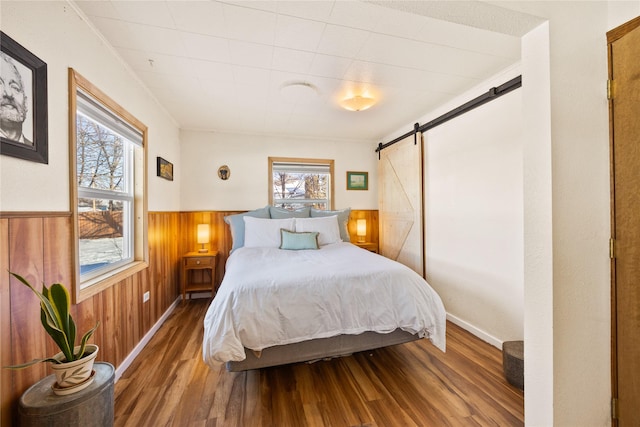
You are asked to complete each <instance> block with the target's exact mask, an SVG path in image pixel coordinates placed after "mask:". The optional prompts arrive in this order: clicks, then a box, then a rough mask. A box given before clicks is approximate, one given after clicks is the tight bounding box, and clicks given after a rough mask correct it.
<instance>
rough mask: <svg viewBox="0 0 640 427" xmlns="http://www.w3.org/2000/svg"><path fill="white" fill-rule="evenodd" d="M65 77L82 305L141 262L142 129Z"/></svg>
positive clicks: (86, 87) (75, 77)
mask: <svg viewBox="0 0 640 427" xmlns="http://www.w3.org/2000/svg"><path fill="white" fill-rule="evenodd" d="M70 73H71V76H72V79H71V80H72V83H75V84H72V85H73V86H74V89H73V93H72V96H73V102H72V103H71V105H75V109H74V111H73V112H72V114H73V116H74V117H72V120H71V121H70V123H71V126H72V130H71V132H72V144H71V149H72V156H71V158H72V162H73V163H74V167H73V168H72V169H73V170H72V177H71V179H72V191H73V193H74V197H73V203H74V206H73V207H72V209H73V212H74V218H75V224H74V230H75V240H76V243H77V245H76V261H77V280H76V281H77V286H76V292H75V296H76V299H80V300H81V299H83V297H82V294H83V293H85V294H86V293H90V294H93V293H95V292H97V291H99V290H101V289H104V287H106V286H109V285H110V284H112V282H113V280H109V279H113V278H114V277H117V278H118V279H120V278H122V275H123V274H124V275H127V270H129V269H130V268H131V267H133V266H136V265H137V264H140V263H139V261H144V260H145V259H146V257H145V256H144V253H145V249H144V248H145V246H146V245H144V236H145V235H146V233H145V230H144V228H145V224H146V221H145V220H144V217H146V213H145V212H144V206H145V203H144V200H145V196H144V187H145V185H144V183H145V175H144V169H145V167H144V166H145V154H144V141H145V137H146V127H144V125H141V124H140V123H139V122H138V121H137V120H135V119H134V118H132V117H131V116H130V115H129V114H128V113H127V112H126V111H124V110H123V109H122V108H121V107H119V106H118V105H117V104H115V103H114V102H113V101H111V100H110V99H109V98H108V97H106V95H104V94H103V93H101V92H100V91H98V90H97V89H95V88H94V87H93V86H92V85H90V84H88V82H86V80H84V79H83V78H82V77H81V76H79V75H78V74H76V73H75V72H73V70H70ZM128 273H129V274H131V273H132V271H128ZM96 285H97V286H96ZM94 287H96V288H95V289H94ZM87 296H88V295H87Z"/></svg>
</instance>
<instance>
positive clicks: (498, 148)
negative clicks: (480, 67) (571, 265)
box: [420, 73, 524, 347]
mask: <svg viewBox="0 0 640 427" xmlns="http://www.w3.org/2000/svg"><path fill="white" fill-rule="evenodd" d="M513 74H514V73H509V74H507V75H504V74H503V75H501V76H500V77H499V78H498V79H497V80H495V79H492V80H490V81H487V82H485V83H484V84H483V85H482V86H483V87H482V91H483V92H486V91H487V90H488V89H489V88H491V87H494V86H498V85H500V84H502V83H504V82H506V81H508V80H510V79H511V78H512V77H514V75H513ZM515 75H518V74H515ZM475 96H477V95H476V94H475V91H472V92H470V93H469V94H468V96H467V98H466V100H470V99H472V98H473V97H475ZM458 105H459V104H458ZM458 105H451V108H455V107H456V106H458ZM521 105H522V91H521V90H515V91H513V92H510V93H508V94H507V95H504V96H502V97H500V98H498V99H496V100H494V101H491V102H489V103H488V104H485V105H483V106H482V107H479V108H476V109H474V110H472V111H470V112H468V113H466V114H464V115H462V116H460V117H458V118H455V119H453V120H451V121H449V122H446V123H444V124H442V125H440V126H438V127H436V128H434V129H432V130H430V131H428V132H426V134H425V150H424V153H425V181H424V188H425V218H426V227H425V248H426V257H425V258H426V272H427V281H428V282H429V283H430V284H431V285H432V286H433V287H434V288H435V289H436V291H437V292H438V293H439V294H440V296H441V298H442V300H443V302H444V304H445V307H446V309H447V314H448V316H449V319H451V320H452V321H454V322H455V323H457V324H460V325H461V326H463V327H465V328H467V329H469V330H472V331H473V332H474V333H475V334H476V335H478V336H480V337H481V338H483V339H485V340H486V341H488V342H490V343H491V344H493V345H495V346H497V347H501V345H502V342H504V341H510V340H521V339H523V337H524V314H523V313H524V295H523V293H524V276H523V225H522V222H523V200H522V197H523V196H522V191H523V189H522V177H523V174H522V109H521ZM433 118H434V117H430V118H424V119H423V120H420V122H421V123H422V122H425V121H428V120H429V119H433Z"/></svg>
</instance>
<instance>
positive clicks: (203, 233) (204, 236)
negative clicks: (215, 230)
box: [198, 224, 209, 244]
mask: <svg viewBox="0 0 640 427" xmlns="http://www.w3.org/2000/svg"><path fill="white" fill-rule="evenodd" d="M198 243H200V244H205V243H209V224H198Z"/></svg>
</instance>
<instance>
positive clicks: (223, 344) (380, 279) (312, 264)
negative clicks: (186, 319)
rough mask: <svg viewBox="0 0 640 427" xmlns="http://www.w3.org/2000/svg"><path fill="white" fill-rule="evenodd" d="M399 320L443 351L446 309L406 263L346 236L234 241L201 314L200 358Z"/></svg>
mask: <svg viewBox="0 0 640 427" xmlns="http://www.w3.org/2000/svg"><path fill="white" fill-rule="evenodd" d="M397 328H401V329H403V330H404V331H408V332H411V333H414V334H418V335H419V336H420V337H421V338H425V337H426V338H429V339H430V340H431V342H432V343H433V344H434V345H436V346H437V347H438V348H440V349H441V350H443V351H444V348H445V310H444V306H443V304H442V301H441V300H440V297H439V296H438V294H436V292H435V291H434V290H433V289H432V288H431V287H430V286H429V285H428V284H427V282H426V281H425V280H424V279H423V278H422V277H420V276H419V275H418V274H416V273H415V272H414V271H413V270H411V269H409V268H408V267H406V266H404V265H402V264H400V263H397V262H395V261H392V260H390V259H388V258H384V257H382V256H380V255H376V254H374V253H371V252H369V251H366V250H364V249H361V248H358V247H357V246H355V245H352V244H350V243H334V244H331V245H327V246H324V247H322V248H321V249H319V250H303V251H287V250H281V249H274V248H240V249H237V250H235V251H234V252H233V254H232V255H231V256H230V257H229V258H228V260H227V264H226V273H225V276H224V279H223V281H222V284H221V285H220V288H219V290H218V293H217V294H216V296H215V298H214V299H213V301H212V303H211V305H210V306H209V309H208V311H207V314H206V316H205V320H204V342H203V356H204V360H205V362H207V363H208V364H210V365H212V366H213V364H214V363H215V362H227V361H240V360H244V359H245V347H246V348H249V349H252V350H262V349H264V348H267V347H271V346H275V345H281V344H290V343H295V342H300V341H306V340H309V339H313V338H326V337H331V336H335V335H340V334H360V333H362V332H365V331H376V332H382V333H388V332H391V331H393V330H395V329H397Z"/></svg>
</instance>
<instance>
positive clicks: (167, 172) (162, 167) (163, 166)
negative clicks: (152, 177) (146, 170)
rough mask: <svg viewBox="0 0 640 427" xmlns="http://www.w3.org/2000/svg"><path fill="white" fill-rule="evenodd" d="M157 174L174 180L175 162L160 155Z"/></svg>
mask: <svg viewBox="0 0 640 427" xmlns="http://www.w3.org/2000/svg"><path fill="white" fill-rule="evenodd" d="M157 174H158V176H159V177H160V178H164V179H168V180H169V181H173V163H171V162H168V161H166V160H165V159H163V158H162V157H158V164H157Z"/></svg>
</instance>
